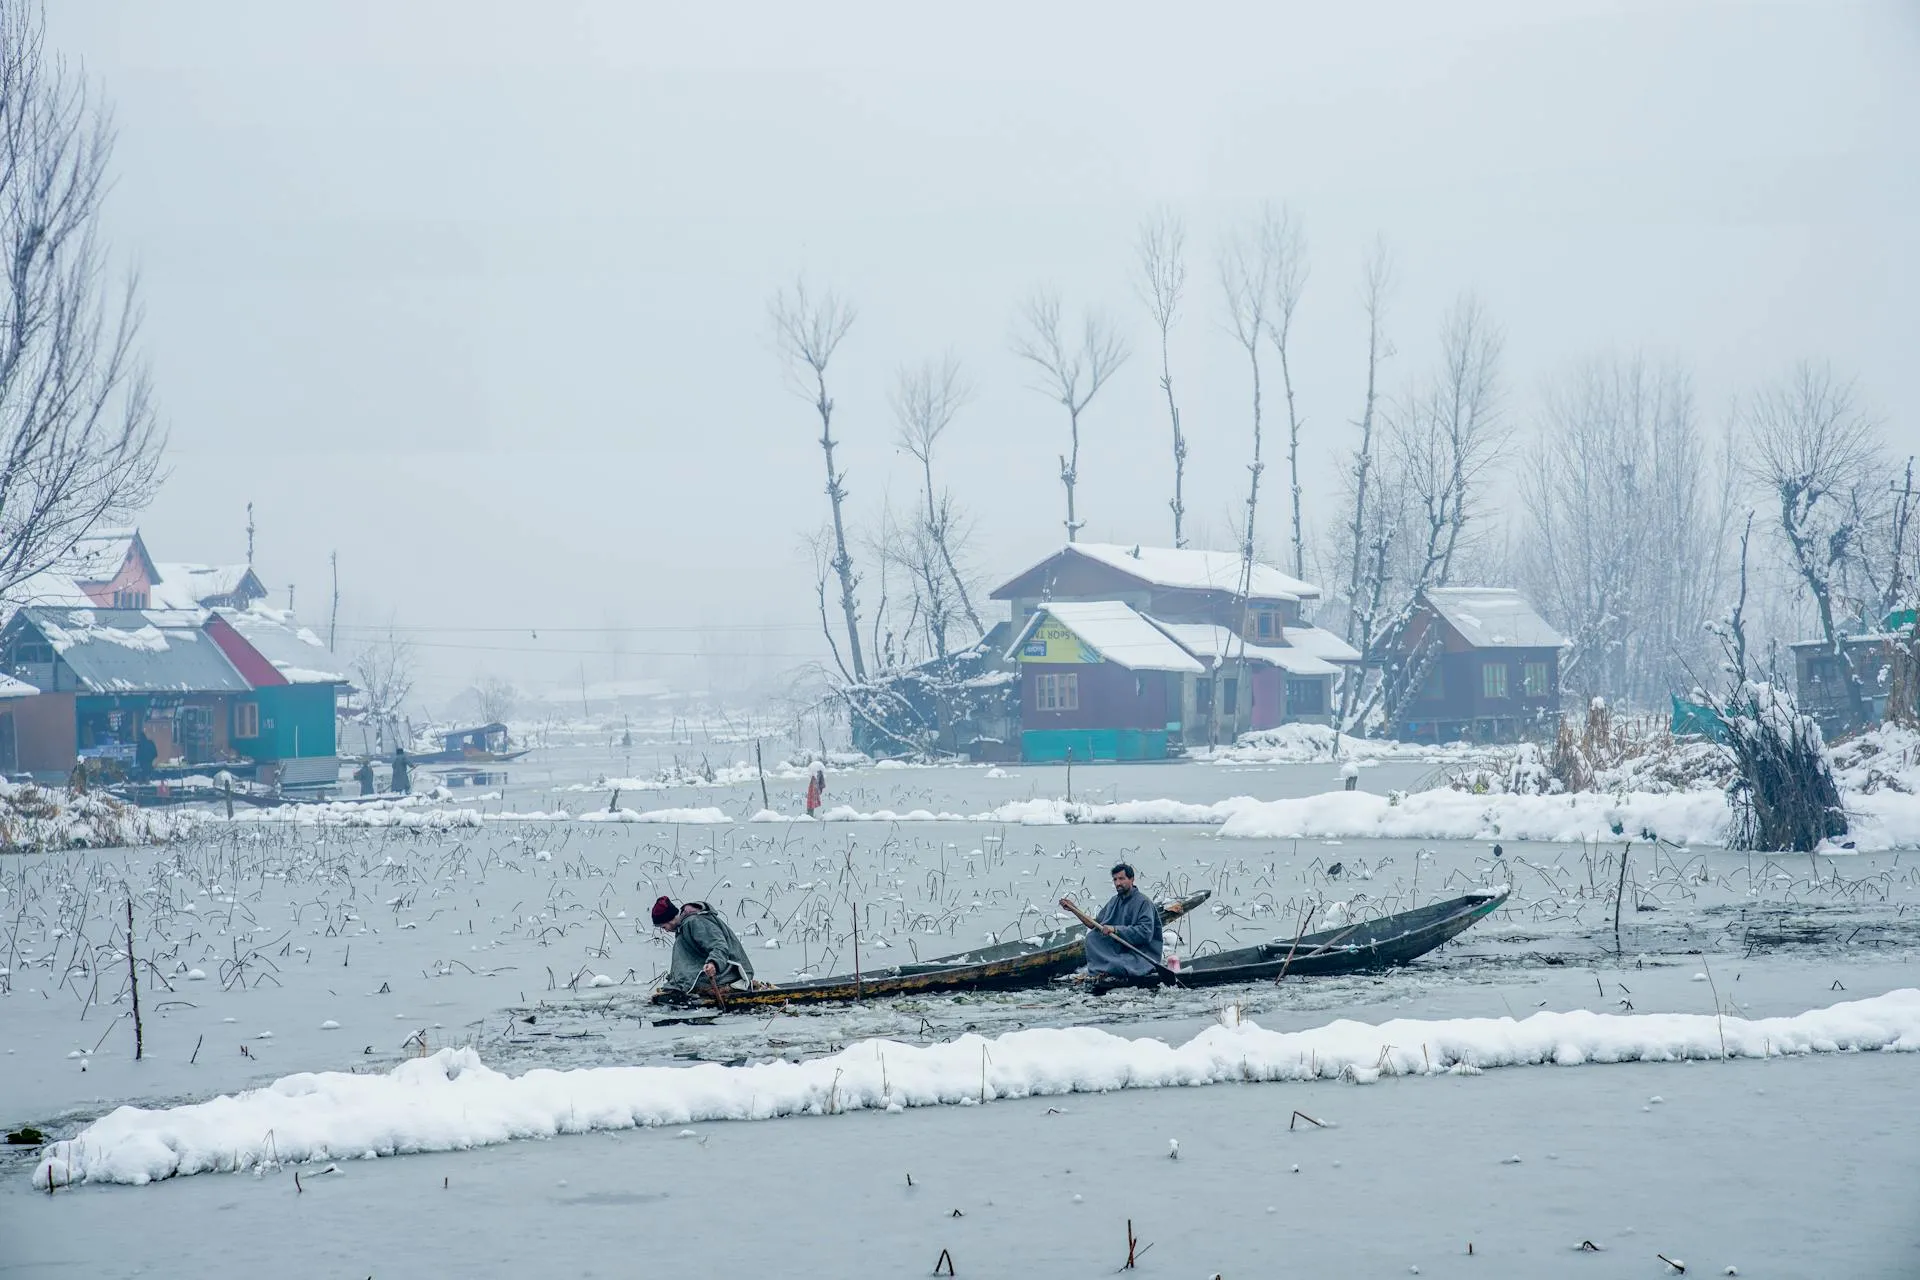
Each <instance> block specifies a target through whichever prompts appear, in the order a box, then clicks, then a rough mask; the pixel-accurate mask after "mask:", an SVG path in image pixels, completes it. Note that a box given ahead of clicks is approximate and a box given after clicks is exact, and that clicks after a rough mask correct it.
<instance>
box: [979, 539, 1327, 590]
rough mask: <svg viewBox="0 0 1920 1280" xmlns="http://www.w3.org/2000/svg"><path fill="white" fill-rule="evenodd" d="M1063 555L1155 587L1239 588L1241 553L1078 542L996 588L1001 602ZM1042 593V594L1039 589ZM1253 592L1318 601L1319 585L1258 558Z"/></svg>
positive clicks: (1255, 566)
mask: <svg viewBox="0 0 1920 1280" xmlns="http://www.w3.org/2000/svg"><path fill="white" fill-rule="evenodd" d="M1061 556H1079V557H1081V558H1083V559H1086V560H1090V561H1092V562H1094V563H1095V564H1099V565H1102V566H1104V567H1106V568H1109V569H1113V570H1116V571H1118V572H1120V573H1124V574H1126V575H1127V576H1129V577H1131V578H1134V579H1137V580H1138V581H1140V582H1142V583H1145V584H1147V585H1148V586H1154V587H1166V588H1169V589H1174V590H1182V591H1227V592H1238V591H1239V590H1240V569H1241V561H1240V553H1239V552H1237V551H1197V550H1194V549H1192V548H1182V549H1178V550H1176V549H1175V548H1172V547H1134V546H1121V545H1119V544H1118V543H1108V542H1073V543H1069V544H1068V545H1067V546H1066V547H1064V548H1062V549H1061V550H1059V551H1055V552H1053V553H1052V554H1050V555H1048V556H1047V558H1046V559H1044V560H1042V561H1040V563H1039V564H1035V565H1031V566H1029V567H1028V568H1026V569H1024V570H1022V571H1021V572H1020V573H1018V574H1016V575H1015V576H1014V577H1013V578H1011V579H1010V580H1008V581H1007V582H1006V583H1004V584H1002V585H1001V586H999V587H997V588H995V589H994V592H993V596H994V599H996V600H1004V599H1007V598H1008V595H1009V594H1010V593H1009V588H1011V587H1014V586H1015V585H1016V584H1019V583H1020V582H1021V581H1022V580H1023V579H1025V578H1027V577H1028V576H1029V575H1031V574H1033V573H1035V572H1037V571H1038V570H1040V569H1042V568H1044V567H1045V566H1047V565H1048V564H1050V563H1052V562H1053V561H1054V560H1056V559H1057V558H1059V557H1061ZM1035 594H1037V593H1035ZM1248 595H1249V597H1250V598H1252V599H1256V600H1294V601H1299V600H1317V599H1319V598H1320V588H1319V587H1316V586H1314V585H1313V584H1312V583H1310V582H1302V581H1300V579H1298V578H1296V577H1293V576H1292V575H1291V574H1286V573H1282V572H1281V571H1280V570H1278V569H1276V568H1274V567H1273V566H1272V565H1270V564H1261V563H1259V562H1258V561H1255V562H1254V566H1253V577H1252V583H1251V586H1250V589H1249V591H1248Z"/></svg>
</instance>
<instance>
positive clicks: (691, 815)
mask: <svg viewBox="0 0 1920 1280" xmlns="http://www.w3.org/2000/svg"><path fill="white" fill-rule="evenodd" d="M562 816H563V817H564V816H565V815H562ZM580 821H582V822H648V823H654V824H656V825H660V826H672V825H678V824H680V823H716V822H732V821H733V819H732V818H730V817H728V816H727V814H726V812H725V811H724V810H721V809H711V808H708V809H648V810H645V811H644V812H639V813H636V812H634V811H633V810H632V809H616V810H614V811H613V812H612V813H608V812H607V811H606V810H604V809H598V810H593V811H591V812H588V813H583V814H581V815H580Z"/></svg>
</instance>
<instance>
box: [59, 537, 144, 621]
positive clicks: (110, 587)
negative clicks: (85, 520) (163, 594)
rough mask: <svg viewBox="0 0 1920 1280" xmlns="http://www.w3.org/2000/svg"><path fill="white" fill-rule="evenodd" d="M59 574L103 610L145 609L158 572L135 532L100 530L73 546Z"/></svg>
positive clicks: (60, 567)
mask: <svg viewBox="0 0 1920 1280" xmlns="http://www.w3.org/2000/svg"><path fill="white" fill-rule="evenodd" d="M58 570H59V572H60V573H62V574H64V575H65V576H66V577H68V578H70V579H72V581H73V583H74V585H76V586H78V587H79V588H80V590H81V591H83V592H85V593H86V596H87V598H88V599H89V600H91V601H92V602H93V603H95V604H97V605H99V606H100V607H101V608H104V609H145V608H147V607H148V605H150V604H151V603H152V601H153V584H154V583H156V582H158V581H160V571H159V569H158V567H157V566H156V565H155V564H154V563H153V557H152V556H150V555H148V554H147V544H146V542H145V541H144V540H142V539H141V537H140V531H139V530H138V529H100V530H96V531H95V532H93V533H90V534H88V535H87V536H86V537H84V538H81V539H79V540H78V541H77V542H75V543H74V544H73V549H72V550H71V551H69V552H68V553H67V554H66V555H65V556H64V557H62V559H61V562H60V564H59V566H58Z"/></svg>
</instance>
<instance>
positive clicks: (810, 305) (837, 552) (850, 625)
mask: <svg viewBox="0 0 1920 1280" xmlns="http://www.w3.org/2000/svg"><path fill="white" fill-rule="evenodd" d="M767 309H768V312H769V314H770V315H771V317H772V320H773V330H774V336H775V338H776V339H777V340H778V342H779V345H780V354H781V355H782V356H784V357H785V358H786V360H787V370H788V374H789V377H790V378H791V380H792V385H793V387H794V388H795V390H796V391H798V392H799V393H800V394H801V395H802V396H803V397H805V398H808V399H810V400H811V401H812V403H813V407H814V409H815V411H816V412H818V413H819V415H820V452H821V454H822V455H823V456H824V457H825V459H826V464H827V501H828V503H829V504H830V506H831V507H832V510H833V522H832V523H833V556H832V558H831V560H830V561H829V564H830V565H831V567H832V569H833V572H834V576H835V577H837V578H838V579H839V583H840V613H841V619H842V622H843V623H844V624H845V626H846V632H847V653H848V656H849V657H850V658H851V659H852V661H853V669H852V672H851V674H852V677H853V678H854V679H855V680H865V679H866V678H867V664H866V659H865V657H864V656H863V654H862V651H861V648H860V606H859V603H858V601H857V599H856V597H855V595H854V591H855V588H856V587H857V586H858V585H859V582H860V579H859V575H857V574H856V573H854V571H853V556H852V554H851V553H849V552H848V550H847V523H846V513H845V507H846V501H847V487H846V473H845V472H844V471H841V470H839V469H838V468H836V467H835V466H834V461H833V450H834V441H833V397H831V396H829V395H828V394H827V364H828V362H830V361H831V360H832V359H833V353H834V351H835V350H837V349H838V348H839V346H840V340H841V339H842V338H844V337H846V336H847V330H848V329H849V328H851V327H852V325H853V319H854V310H853V307H852V305H851V304H849V303H847V302H845V301H843V300H842V299H841V298H839V297H838V296H837V295H835V294H833V293H832V292H828V293H825V294H822V295H820V296H819V297H815V296H813V295H812V294H810V293H809V292H808V290H807V282H806V281H805V280H796V281H795V282H794V285H793V288H792V290H791V291H789V290H786V289H782V290H780V291H779V292H778V293H776V294H775V295H774V297H773V300H772V302H770V303H769V304H768V308H767ZM831 639H832V637H831V636H829V641H830V642H831ZM837 647H838V646H835V648H836V650H837ZM835 661H836V662H837V661H838V654H837V653H836V655H835Z"/></svg>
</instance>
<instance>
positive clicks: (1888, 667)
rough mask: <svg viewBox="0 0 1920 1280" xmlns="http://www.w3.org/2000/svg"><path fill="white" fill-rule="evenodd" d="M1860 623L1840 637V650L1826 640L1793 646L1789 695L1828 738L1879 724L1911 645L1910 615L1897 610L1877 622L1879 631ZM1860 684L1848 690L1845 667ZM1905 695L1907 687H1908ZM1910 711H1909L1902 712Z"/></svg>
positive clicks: (1912, 619) (1912, 618) (1910, 650)
mask: <svg viewBox="0 0 1920 1280" xmlns="http://www.w3.org/2000/svg"><path fill="white" fill-rule="evenodd" d="M1871 625H1872V624H1871V623H1870V622H1869V623H1864V624H1863V626H1862V628H1861V630H1860V631H1859V632H1858V633H1856V634H1854V635H1846V636H1842V637H1840V646H1841V652H1840V653H1835V652H1834V649H1833V646H1832V645H1830V644H1828V643H1827V642H1826V641H1825V640H1823V639H1822V640H1800V641H1797V642H1795V644H1794V645H1793V693H1794V702H1795V703H1796V704H1798V706H1799V708H1800V710H1802V711H1804V712H1805V713H1807V714H1808V715H1810V716H1812V717H1813V718H1814V720H1815V721H1816V722H1817V723H1818V724H1819V725H1820V729H1821V731H1822V732H1823V733H1826V734H1828V735H1829V736H1831V735H1834V734H1841V733H1847V732H1850V731H1852V730H1855V729H1860V728H1865V727H1866V726H1868V725H1873V724H1878V723H1879V722H1880V721H1882V720H1884V719H1886V717H1887V714H1888V708H1887V700H1888V698H1889V696H1891V695H1893V694H1894V693H1895V692H1896V691H1895V685H1896V684H1899V683H1900V681H1897V680H1896V679H1895V675H1894V668H1895V666H1896V664H1898V663H1900V662H1901V661H1903V660H1905V659H1908V655H1911V654H1912V652H1913V648H1914V643H1915V639H1914V637H1915V629H1914V628H1915V614H1914V610H1912V609H1896V610H1894V611H1893V612H1892V613H1889V614H1888V615H1887V616H1886V617H1884V618H1882V619H1881V620H1880V628H1879V630H1877V631H1876V630H1868V629H1867V628H1868V627H1870V626H1871ZM1849 667H1851V668H1852V674H1853V677H1854V678H1855V679H1857V680H1859V682H1860V686H1859V689H1858V691H1857V696H1858V702H1857V703H1856V701H1855V697H1856V691H1855V690H1854V689H1852V688H1849V687H1848V668H1849ZM1908 692H1909V696H1911V686H1910V684H1909V691H1908ZM1905 710H1906V712H1907V713H1909V714H1910V713H1911V712H1912V710H1913V708H1912V707H1908V708H1906V709H1905Z"/></svg>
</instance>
